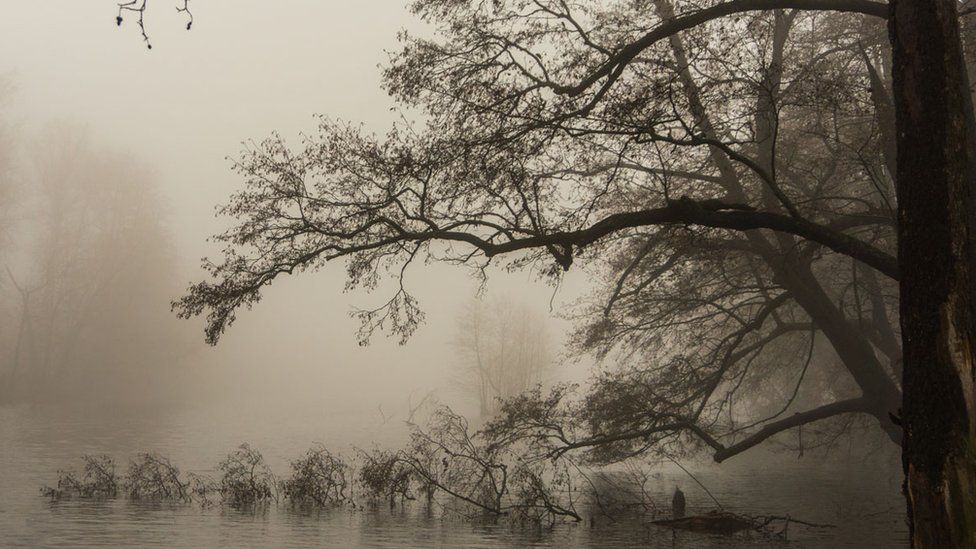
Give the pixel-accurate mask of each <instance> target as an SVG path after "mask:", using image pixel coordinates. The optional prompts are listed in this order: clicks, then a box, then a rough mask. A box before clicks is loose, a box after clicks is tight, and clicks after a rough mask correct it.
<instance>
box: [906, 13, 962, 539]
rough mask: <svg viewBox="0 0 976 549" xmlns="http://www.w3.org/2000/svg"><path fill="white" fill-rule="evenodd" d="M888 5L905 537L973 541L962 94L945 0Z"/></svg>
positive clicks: (954, 27)
mask: <svg viewBox="0 0 976 549" xmlns="http://www.w3.org/2000/svg"><path fill="white" fill-rule="evenodd" d="M891 10H892V12H891V18H890V20H889V32H890V38H891V43H892V54H893V65H894V66H893V79H894V87H893V94H894V98H895V115H896V124H897V132H898V151H897V158H898V166H897V178H896V179H897V190H898V221H899V262H900V267H901V272H902V275H903V276H902V279H901V324H902V338H903V351H904V382H903V389H904V391H903V392H904V400H903V405H902V422H903V426H904V430H905V444H904V450H903V452H904V453H903V463H904V467H905V477H906V478H905V495H906V498H907V501H908V516H909V524H910V528H911V538H912V544H913V546H914V547H919V548H930V547H931V548H935V547H939V548H942V547H976V436H974V435H976V432H974V424H976V419H974V418H976V406H974V401H976V394H974V377H976V370H974V355H973V353H974V344H976V341H974V336H976V310H974V305H976V291H974V290H976V273H974V272H973V265H976V262H974V261H973V259H974V250H976V247H974V242H973V239H974V236H976V232H974V229H976V223H974V219H976V216H974V202H973V201H974V198H976V196H974V193H973V185H974V182H976V178H974V171H973V170H974V166H976V163H974V160H976V155H974V154H973V151H974V148H973V139H974V137H976V136H974V132H973V124H972V100H971V98H970V95H969V93H968V82H967V77H966V70H965V64H964V59H963V55H962V49H961V44H960V40H959V28H958V25H959V23H958V16H957V13H956V0H894V1H893V2H892V3H891Z"/></svg>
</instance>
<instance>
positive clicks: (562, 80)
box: [177, 0, 976, 546]
mask: <svg viewBox="0 0 976 549" xmlns="http://www.w3.org/2000/svg"><path fill="white" fill-rule="evenodd" d="M652 4H653V5H652ZM957 8H958V6H957V3H956V2H954V1H952V0H934V1H925V2H923V1H922V0H896V2H894V3H893V4H892V5H891V6H889V5H887V4H883V3H880V2H874V1H870V0H730V1H727V2H717V3H711V2H709V3H705V4H701V3H697V2H682V3H680V4H678V5H672V4H670V3H669V2H667V1H665V0H658V1H655V2H652V3H648V2H643V1H640V2H632V3H625V4H619V3H618V4H612V5H609V6H607V5H603V4H600V3H585V4H568V3H565V2H561V1H541V2H536V1H533V2H529V1H512V2H505V1H500V2H490V3H489V2H458V1H454V0H420V1H417V2H415V3H414V9H415V11H416V12H417V13H418V14H420V15H421V17H423V18H424V19H425V20H426V21H428V22H429V23H430V24H431V25H432V26H434V27H435V28H436V29H437V36H436V37H435V38H433V39H421V38H414V37H409V36H408V37H406V38H405V45H404V47H403V49H402V50H401V52H400V53H399V54H398V55H397V56H395V57H394V60H393V63H392V65H391V66H390V67H389V68H388V69H387V71H386V75H385V84H386V87H387V89H388V90H389V91H390V92H391V93H392V94H393V95H394V97H396V98H397V99H398V100H399V101H400V102H401V103H402V104H404V105H406V106H409V107H417V108H419V109H421V110H422V112H423V113H424V114H425V115H426V117H427V119H428V122H427V124H428V130H427V131H416V130H414V129H413V128H409V127H401V128H397V129H394V130H392V131H391V132H390V133H389V134H388V135H387V136H386V137H385V138H382V139H377V138H374V137H372V136H368V135H363V134H362V133H361V132H359V131H358V130H356V129H354V128H351V127H347V126H344V125H341V124H336V123H332V122H323V123H322V125H321V128H320V132H319V133H318V135H314V136H311V137H309V138H307V139H306V140H305V143H304V145H303V147H301V148H298V149H294V148H291V147H288V146H287V145H286V144H285V143H284V141H283V140H281V139H280V138H278V137H272V138H270V139H268V140H266V141H264V142H262V143H260V144H258V145H256V146H255V147H254V148H252V149H251V150H248V151H246V152H245V153H244V155H243V156H242V157H241V159H240V161H239V162H238V164H237V168H238V170H239V171H240V172H241V174H242V175H243V176H244V178H245V184H246V187H245V189H244V190H243V191H242V192H240V193H239V194H237V195H235V196H234V197H233V198H232V199H231V202H230V204H229V205H228V206H226V207H225V208H224V210H223V211H224V213H226V214H228V215H231V216H233V217H235V218H237V219H238V221H239V224H238V225H237V226H235V227H234V228H232V229H231V230H229V231H228V232H226V233H224V234H223V235H222V236H221V237H220V238H221V239H222V240H223V241H225V242H226V243H227V244H228V249H227V253H226V256H225V258H224V260H223V261H222V262H219V263H215V264H211V263H208V264H207V265H206V266H207V268H208V270H209V272H210V273H211V275H212V276H213V277H214V278H215V279H216V282H203V283H199V284H197V285H195V286H194V287H193V288H192V289H191V291H190V293H189V294H188V295H187V296H186V297H184V298H183V299H182V300H180V301H179V302H178V303H177V307H178V308H179V310H180V312H181V314H182V315H184V316H192V315H197V314H201V313H204V312H206V313H207V315H208V328H207V338H208V340H209V341H210V342H211V343H214V342H216V340H217V339H218V337H219V336H220V334H221V332H222V331H223V330H224V329H225V328H226V327H227V326H228V325H229V324H231V323H232V322H233V320H234V314H235V311H236V310H237V309H238V308H239V307H241V306H247V307H249V306H251V305H252V304H253V303H255V302H256V301H257V300H258V299H259V297H260V293H259V292H260V290H261V288H262V287H263V286H265V285H267V284H269V283H271V282H272V281H273V280H275V279H276V278H277V277H278V276H280V275H282V274H289V273H293V272H295V271H296V270H298V271H304V270H314V269H317V268H319V267H321V266H322V265H323V264H324V263H325V262H326V261H328V260H331V259H336V258H346V260H347V265H348V272H349V275H350V285H352V286H356V285H365V286H367V287H373V286H375V284H376V282H377V280H378V278H379V276H380V275H381V273H383V272H384V271H385V270H386V269H390V270H392V271H393V272H395V273H400V275H401V281H402V273H403V271H404V269H406V268H407V267H408V266H409V265H411V264H412V263H413V262H414V261H415V260H416V259H417V258H423V257H428V256H430V255H431V254H432V252H433V255H434V256H435V257H437V258H438V259H443V260H447V261H451V262H454V263H458V264H463V265H469V266H472V267H474V268H475V269H479V270H483V268H484V267H485V266H486V264H488V263H489V262H491V261H492V260H494V259H495V258H500V257H501V256H507V257H512V258H514V259H512V260H511V261H512V262H511V263H510V265H509V266H510V267H515V268H518V267H524V266H528V265H530V264H532V265H536V266H541V268H542V269H543V270H544V271H545V272H547V273H549V274H550V275H551V276H552V277H553V278H554V279H555V278H557V277H558V276H559V272H560V271H561V270H564V269H568V268H570V266H571V265H573V264H574V263H575V262H579V261H580V260H582V261H583V262H585V263H587V264H591V265H595V266H596V267H597V268H598V269H599V268H600V267H601V266H602V267H603V268H604V269H605V270H604V271H603V272H605V273H613V275H612V277H611V276H609V275H608V279H610V280H615V282H612V283H611V284H609V285H608V287H607V288H608V290H607V291H606V293H605V294H604V295H605V297H606V299H605V305H604V307H603V310H604V318H603V319H600V320H598V321H590V322H584V333H585V334H586V338H585V339H584V346H592V347H594V348H602V349H607V348H610V347H615V346H616V347H617V348H621V347H623V348H624V352H625V353H626V354H628V355H633V356H636V357H638V359H639V362H638V363H637V364H638V366H640V365H641V364H643V366H640V367H639V368H637V369H636V371H624V372H623V373H618V374H612V375H611V377H609V378H607V379H608V380H609V381H608V382H607V383H606V384H604V385H605V387H606V388H609V389H612V391H609V392H602V389H601V387H600V384H598V385H597V387H596V389H595V392H594V393H593V396H592V397H590V398H589V404H587V406H588V407H589V409H590V411H592V412H594V413H596V412H600V413H602V414H605V415H596V416H592V417H591V418H589V423H590V425H591V427H599V428H600V429H601V430H591V431H590V432H589V433H584V434H583V435H582V436H583V438H582V439H579V440H567V441H566V442H567V446H572V447H588V446H600V447H607V446H608V445H609V446H610V447H612V446H614V445H616V446H618V447H620V446H624V447H626V446H628V445H632V446H633V448H631V450H637V451H639V450H640V449H642V448H646V447H647V446H648V445H649V444H653V443H656V442H660V441H662V440H672V441H673V440H676V439H678V438H681V437H684V438H685V439H686V440H688V441H689V442H691V441H697V442H696V443H700V444H704V445H706V446H708V447H711V448H712V449H713V451H714V452H715V457H716V459H719V460H722V459H725V458H727V457H729V456H731V455H734V454H736V453H738V452H740V451H742V450H744V449H747V448H750V447H752V446H754V445H755V444H758V443H759V442H761V441H763V440H765V439H766V438H768V437H770V436H773V435H775V434H776V433H778V432H782V431H783V430H785V429H789V428H793V427H797V426H800V425H803V424H806V423H812V422H818V421H822V420H825V419H830V418H835V417H838V416H841V415H847V414H861V415H865V416H867V417H871V418H873V420H874V421H875V422H876V423H877V425H879V426H880V428H881V429H882V430H883V432H884V433H886V434H887V435H888V437H889V438H890V439H891V440H893V441H895V442H901V440H902V427H901V426H900V422H901V421H902V419H899V411H898V410H899V408H900V407H901V402H902V392H901V387H900V383H899V382H900V380H901V377H902V371H903V370H904V382H905V387H906V392H905V406H904V410H903V412H904V416H903V420H904V424H905V432H906V433H907V439H906V443H907V444H906V446H905V448H906V449H905V454H904V455H905V460H906V473H907V475H908V479H909V482H908V485H907V492H908V493H909V498H908V499H909V501H910V516H911V517H913V518H914V517H918V520H913V540H914V542H915V543H916V545H918V546H943V545H948V544H955V545H957V546H964V545H972V544H973V536H976V533H974V532H976V528H973V527H972V519H971V517H973V516H976V513H974V512H973V501H974V498H973V494H974V493H976V459H974V458H973V456H974V455H976V451H974V440H976V436H974V432H973V430H974V429H976V425H974V424H976V422H974V421H973V420H972V418H973V417H974V411H976V404H974V401H976V396H974V393H973V381H972V379H973V371H974V369H973V360H972V357H971V351H970V349H971V347H972V345H973V327H972V319H973V318H974V315H973V312H972V307H973V300H972V299H971V295H972V286H971V282H970V278H971V274H970V272H969V269H970V265H972V259H973V257H972V255H971V254H972V252H971V250H972V236H971V235H970V229H969V225H970V223H971V222H972V221H971V220H972V219H973V213H972V204H971V203H972V199H971V196H970V188H971V187H972V182H973V168H972V166H973V157H972V156H971V154H972V147H971V145H972V140H973V124H972V109H971V97H970V93H969V89H968V86H967V85H966V83H967V77H966V73H965V62H964V59H963V56H962V50H961V45H960V39H959V34H958V32H959V31H958V27H959V24H958V15H957ZM836 12H848V15H842V14H838V13H836ZM851 13H853V14H857V15H849V14H851ZM885 22H887V23H888V25H889V27H890V40H891V43H892V44H893V45H894V48H893V50H891V53H890V54H889V49H888V48H887V46H886V45H885V41H884V39H883V36H884V27H883V26H882V24H883V23H885ZM889 56H890V57H889ZM892 77H893V79H892ZM893 188H894V189H896V190H897V193H896V194H897V198H898V200H897V205H896V200H895V198H896V196H895V193H892V189H893ZM896 208H897V211H898V219H897V222H896V220H895V218H894V217H893V212H894V211H895V210H896ZM896 242H897V247H898V254H897V255H896ZM899 257H900V261H899V259H898V258H899ZM604 261H609V265H606V264H604ZM899 283H900V285H899ZM896 286H898V288H899V292H900V294H901V305H900V313H901V316H900V319H901V324H902V330H901V333H902V334H904V341H905V357H904V361H903V360H902V356H901V355H902V351H901V349H900V347H899V345H898V340H899V334H898V330H897V328H895V327H894V326H893V324H894V323H895V322H896V321H895V319H894V317H895V314H894V311H893V305H894V300H892V299H891V296H892V295H893V293H894V288H895V287H896ZM669 304H670V305H669ZM421 318H422V317H421V313H420V309H419V306H418V304H417V303H416V301H415V299H414V298H413V297H412V296H411V295H410V294H409V293H408V292H407V291H406V290H405V289H404V287H403V284H402V283H401V285H400V286H399V290H398V291H397V293H396V294H395V295H394V296H393V297H392V298H391V299H390V300H389V301H388V302H387V304H386V305H385V306H383V307H381V308H379V309H377V310H374V311H368V312H364V313H361V319H362V320H363V322H364V327H365V333H366V334H367V335H368V334H369V333H370V332H371V331H372V330H373V329H375V328H376V327H379V326H387V327H389V328H390V329H391V331H392V332H393V333H396V334H399V335H400V336H401V337H407V336H409V335H410V333H412V332H413V331H414V330H415V329H416V327H417V324H418V322H419V321H420V320H421ZM689 327H690V328H691V330H690V331H688V332H686V331H684V330H683V329H684V328H689ZM682 334H685V335H682ZM683 337H684V338H687V339H684V340H682V338H683ZM802 337H807V338H809V340H808V341H807V344H808V345H809V346H810V348H811V349H813V348H814V347H815V345H814V341H813V338H814V337H818V338H822V340H823V341H825V342H827V343H829V346H830V352H831V353H833V354H835V355H836V357H837V359H838V364H839V366H840V371H841V372H843V373H844V375H845V376H846V378H847V380H848V381H849V383H850V385H849V387H847V388H845V390H844V391H839V394H836V395H835V394H828V395H824V396H825V398H824V399H823V401H822V402H820V403H819V404H818V405H816V406H815V407H813V408H810V409H806V410H790V407H791V406H792V405H793V403H794V399H793V398H785V399H784V402H782V412H780V413H778V414H774V415H771V416H768V417H765V418H758V419H756V420H755V421H750V422H749V423H748V424H747V425H745V426H740V425H736V424H735V421H734V419H733V420H730V422H719V421H717V418H719V417H721V415H720V414H721V412H722V411H723V410H728V409H730V407H731V405H732V404H731V403H732V399H733V396H734V394H735V392H736V391H737V389H736V387H739V386H741V385H740V383H741V382H742V380H743V379H745V378H747V377H749V376H750V374H751V373H753V372H755V370H752V365H753V364H754V363H756V362H757V361H759V362H764V361H765V362H767V364H766V366H765V368H767V369H773V368H776V367H777V364H776V363H775V361H772V362H770V361H771V359H776V358H778V357H781V356H782V355H781V354H778V353H766V352H765V351H766V349H767V348H769V347H770V346H785V347H789V346H790V345H791V344H790V343H789V340H794V343H793V344H792V345H794V346H799V345H797V344H796V343H795V340H797V339H799V338H802ZM699 343H700V344H699ZM693 345H695V346H697V348H696V347H693ZM803 346H806V345H803ZM808 362H809V359H807V358H802V355H801V358H799V359H798V360H796V361H795V362H794V366H793V367H794V369H795V370H796V375H797V377H798V378H799V379H800V380H801V381H802V380H803V379H804V376H805V372H806V369H807V366H806V365H805V364H807V363H808ZM826 362H827V361H818V362H817V363H818V364H822V363H826ZM780 367H783V368H786V367H789V365H788V364H782V365H780ZM613 376H616V377H613ZM787 396H788V395H787ZM788 410H790V411H793V412H794V413H792V414H790V415H789V416H783V417H781V416H782V414H783V413H784V412H786V411H788ZM730 415H731V414H730ZM602 429H606V430H602ZM623 449H626V448H623ZM609 455H610V456H612V452H611V453H610V454H609ZM608 457H609V456H608Z"/></svg>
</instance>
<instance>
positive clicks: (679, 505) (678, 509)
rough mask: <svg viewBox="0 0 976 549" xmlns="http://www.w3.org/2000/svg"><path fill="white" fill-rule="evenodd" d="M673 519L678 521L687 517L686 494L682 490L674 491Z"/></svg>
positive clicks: (672, 500) (672, 503)
mask: <svg viewBox="0 0 976 549" xmlns="http://www.w3.org/2000/svg"><path fill="white" fill-rule="evenodd" d="M671 517H672V518H676V519H679V518H684V517H685V493H684V492H682V491H681V488H675V489H674V497H672V498H671Z"/></svg>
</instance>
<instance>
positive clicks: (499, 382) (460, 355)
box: [454, 299, 552, 418]
mask: <svg viewBox="0 0 976 549" xmlns="http://www.w3.org/2000/svg"><path fill="white" fill-rule="evenodd" d="M454 348H455V350H456V351H457V361H458V363H459V364H458V365H459V367H460V372H458V373H457V374H456V377H455V382H456V384H457V385H458V386H459V387H460V388H462V389H464V390H465V391H466V392H468V393H469V394H470V395H472V396H475V397H476V398H477V399H478V406H479V408H478V410H479V412H480V414H481V417H483V418H488V417H491V416H492V415H494V414H495V412H497V411H498V406H499V404H500V400H502V399H508V398H512V397H514V396H516V395H519V394H521V393H523V392H525V391H527V390H529V389H531V388H532V387H534V386H535V385H536V384H538V383H541V382H543V381H544V380H545V376H546V373H547V370H549V368H550V367H551V366H552V356H551V354H550V348H549V335H548V332H547V330H546V324H545V319H544V318H541V316H540V315H538V314H534V313H533V312H532V311H531V310H530V309H529V308H528V307H526V306H525V304H522V303H516V302H513V301H509V300H495V301H489V302H487V303H486V302H482V301H481V300H478V299H474V300H472V301H470V302H469V303H468V305H467V306H466V307H465V309H464V310H463V312H462V313H461V315H460V316H459V318H458V322H457V333H456V335H455V338H454Z"/></svg>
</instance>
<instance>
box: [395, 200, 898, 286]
mask: <svg viewBox="0 0 976 549" xmlns="http://www.w3.org/2000/svg"><path fill="white" fill-rule="evenodd" d="M672 223H684V224H689V225H700V226H703V227H711V228H716V229H730V230H737V231H747V230H753V229H769V230H774V231H780V232H784V233H789V234H793V235H796V236H799V237H802V238H806V239H808V240H811V241H814V242H817V243H818V244H821V245H823V246H826V247H828V248H830V249H831V250H834V251H835V252H837V253H840V254H843V255H846V256H849V257H852V258H854V259H856V260H858V261H861V262H863V263H864V264H866V265H869V266H871V267H873V268H874V269H877V270H878V271H880V272H881V273H883V274H885V275H886V276H889V277H891V278H892V279H895V280H898V279H899V277H900V274H899V270H898V260H897V259H896V258H895V257H894V256H892V255H890V254H887V253H885V252H884V251H882V250H880V249H878V248H876V247H874V246H872V245H870V244H868V243H866V242H863V241H861V240H858V239H856V238H854V237H852V236H849V235H846V234H844V233H841V232H838V231H834V230H831V229H829V228H827V227H825V226H823V225H819V224H817V223H813V222H812V221H808V220H805V219H797V218H795V217H791V216H786V215H782V214H777V213H771V212H762V211H756V210H753V209H751V208H749V207H747V206H742V205H732V204H725V203H721V202H717V201H694V200H691V199H686V198H683V199H678V200H672V201H670V202H669V203H668V204H667V206H664V207H661V208H652V209H647V210H639V211H634V212H624V213H618V214H613V215H610V216H607V217H605V218H604V219H602V220H600V221H598V222H597V223H595V224H593V225H591V226H590V227H588V228H585V229H580V230H577V231H565V232H553V233H549V234H544V235H534V236H527V237H522V238H514V239H512V240H507V241H504V242H498V243H494V242H489V241H487V240H484V239H482V238H480V237H478V236H476V235H473V234H469V233H463V232H457V231H443V232H439V231H432V232H429V233H427V232H424V233H412V234H411V233H404V234H403V235H402V236H403V237H404V238H405V239H416V240H454V241H464V242H468V243H470V244H472V245H474V246H476V247H478V248H479V249H481V250H482V252H484V253H485V255H487V256H488V257H493V256H496V255H500V254H504V253H510V252H515V251H519V250H526V249H532V248H542V247H552V248H553V249H555V250H556V252H555V253H556V260H557V261H558V262H559V263H560V265H562V266H563V268H566V269H568V268H569V266H570V264H571V263H572V254H571V253H570V251H569V250H570V248H571V247H572V246H576V247H577V248H582V247H585V246H588V245H590V244H592V243H594V242H596V241H597V240H599V239H601V238H603V237H605V236H607V235H609V234H611V233H615V232H617V231H621V230H624V229H629V228H636V227H647V226H654V225H665V224H672ZM560 249H561V250H562V251H559V250H560Z"/></svg>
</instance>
